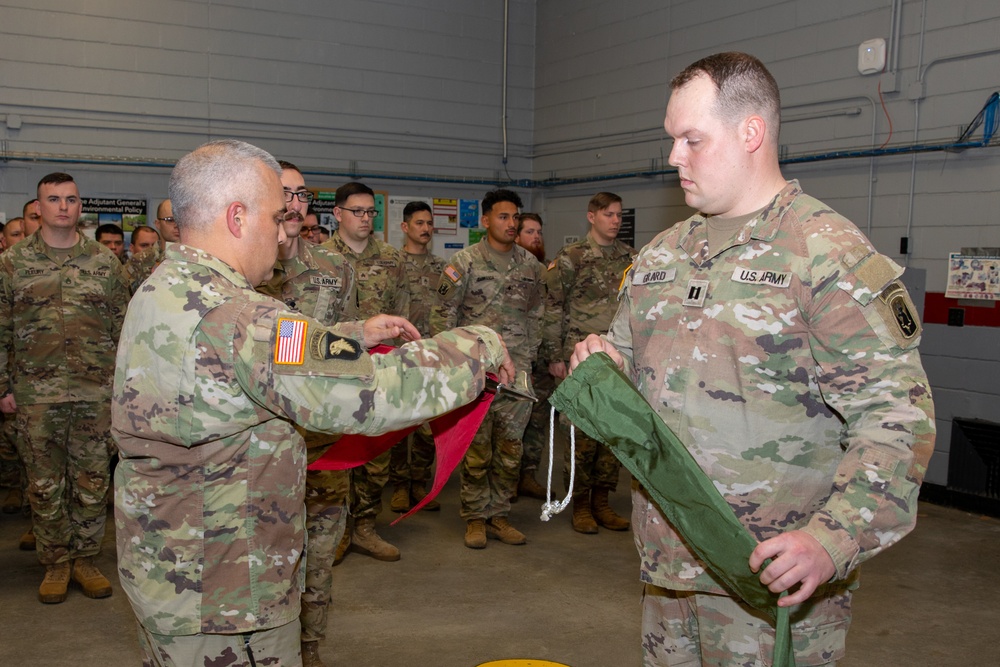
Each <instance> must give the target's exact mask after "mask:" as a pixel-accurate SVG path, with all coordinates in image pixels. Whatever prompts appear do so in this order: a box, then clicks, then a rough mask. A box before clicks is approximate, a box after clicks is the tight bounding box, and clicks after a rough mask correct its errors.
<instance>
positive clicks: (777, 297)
mask: <svg viewBox="0 0 1000 667" xmlns="http://www.w3.org/2000/svg"><path fill="white" fill-rule="evenodd" d="M901 273H902V269H900V267H899V266H897V265H896V264H895V263H894V262H892V261H891V260H889V259H888V258H886V257H884V256H883V255H880V254H878V253H877V252H875V250H874V249H873V248H872V246H871V244H870V243H869V241H868V240H867V239H866V238H865V237H864V235H862V234H861V232H860V231H858V229H857V228H856V227H855V226H854V225H853V224H851V223H850V222H849V221H848V220H846V219H845V218H843V217H841V216H840V215H838V214H836V213H835V212H833V211H832V210H830V209H829V208H828V207H826V206H824V205H823V204H822V203H821V202H819V201H817V200H815V199H813V198H811V197H809V196H807V195H805V194H803V193H802V191H801V190H800V189H799V185H798V183H797V182H795V181H792V182H790V183H789V184H788V185H787V186H786V187H785V189H783V190H782V191H781V192H780V193H779V194H778V195H777V196H776V197H775V198H774V199H773V200H772V201H771V203H770V204H768V206H767V207H766V208H765V209H764V210H763V212H762V213H761V214H760V216H758V217H756V218H754V219H752V220H750V221H749V222H748V223H747V224H746V226H745V227H744V228H743V229H742V230H741V231H740V232H738V234H737V236H736V238H735V239H734V241H733V244H732V245H731V246H730V247H728V248H725V249H722V250H721V251H718V252H709V251H708V249H707V238H706V234H705V219H704V218H703V217H701V216H694V217H692V218H690V219H688V220H687V221H685V222H683V223H680V224H678V225H676V226H675V227H673V228H671V229H670V230H668V231H666V232H663V233H662V234H660V235H659V236H657V237H656V238H655V239H653V241H652V242H651V243H650V244H649V245H647V246H646V247H644V248H643V249H642V250H641V251H640V252H639V255H638V257H637V258H636V260H635V265H634V267H633V268H632V270H631V271H630V273H629V277H628V278H627V280H626V283H625V285H624V288H623V292H624V294H623V297H622V298H623V304H622V307H621V309H620V310H619V312H618V315H617V316H616V317H615V321H614V323H613V324H612V328H611V331H610V333H609V334H608V339H609V340H610V341H611V342H612V343H613V344H614V345H615V346H616V347H617V348H618V349H619V350H620V351H621V352H622V353H623V355H624V356H625V357H626V362H627V363H626V372H631V377H632V379H633V381H634V382H635V384H636V386H637V387H638V389H639V391H640V392H641V393H642V394H643V395H644V396H645V397H646V400H648V401H649V403H650V405H652V406H653V408H654V409H655V410H656V411H657V413H658V414H659V415H660V417H661V418H662V419H663V421H664V422H665V423H666V425H667V426H669V427H670V428H671V429H672V430H673V432H674V433H675V434H677V436H678V438H680V440H681V442H683V443H684V444H685V446H686V447H687V448H688V450H689V451H690V452H691V455H692V456H693V457H694V459H695V461H696V462H697V463H698V464H699V465H700V466H701V467H702V469H703V470H704V471H705V473H706V474H707V475H708V476H709V477H710V478H711V479H712V480H713V481H714V482H715V486H716V488H717V489H718V490H719V492H720V493H721V494H722V496H723V497H724V498H725V499H726V501H727V502H728V503H729V505H730V507H732V509H733V511H734V512H735V513H736V515H737V516H738V517H739V519H740V520H741V521H742V522H743V524H744V525H745V526H746V528H747V530H748V531H749V532H750V533H751V534H752V535H753V536H754V537H755V538H756V539H757V540H759V541H763V540H765V539H767V538H770V537H774V536H775V535H778V534H779V533H781V532H784V531H790V530H796V529H801V530H803V531H805V532H807V533H808V534H809V535H811V536H813V537H814V538H816V540H818V541H819V543H820V544H822V545H823V547H824V548H825V549H826V550H827V551H828V552H829V554H830V556H831V558H832V559H833V562H834V564H835V566H836V569H837V575H836V578H838V579H845V578H848V577H849V576H850V575H852V574H853V571H854V568H855V567H856V566H857V565H858V564H859V563H861V562H862V561H864V560H866V559H868V558H870V557H872V556H873V555H875V554H877V553H878V552H880V551H881V550H882V549H884V548H885V547H887V546H889V545H890V544H892V543H894V542H896V541H897V540H899V539H900V538H901V537H902V536H903V535H905V534H906V533H907V532H909V531H910V530H911V529H912V527H913V524H914V521H915V517H916V504H917V493H918V491H919V486H920V483H921V482H922V480H923V477H924V474H925V472H926V469H927V462H928V460H929V459H930V456H931V453H932V452H933V448H934V406H933V403H932V400H931V393H930V386H929V384H928V381H927V376H926V375H925V373H924V369H923V367H922V365H921V363H920V356H919V354H918V352H917V344H918V343H919V340H920V324H919V322H917V320H916V315H915V310H914V308H913V306H912V304H911V302H910V300H909V296H908V294H907V293H906V290H905V289H904V288H903V287H902V284H901V283H900V282H899V281H898V277H899V276H900V274H901ZM633 496H634V497H633V501H634V504H633V529H634V531H635V541H636V545H637V547H638V549H639V554H640V557H641V560H642V578H643V580H645V581H647V582H651V583H653V584H656V585H658V586H662V587H665V588H670V589H681V590H700V591H710V592H715V593H722V592H723V589H722V587H721V585H720V584H719V582H718V581H716V580H715V579H714V577H713V576H712V575H711V574H710V573H708V572H707V571H706V569H705V566H704V565H703V564H702V563H700V562H699V561H698V559H697V558H696V557H695V556H693V555H692V554H691V553H690V552H689V551H688V549H687V548H686V547H685V545H684V543H683V541H682V540H681V539H680V537H679V536H678V535H677V534H676V533H675V532H674V530H673V528H672V527H671V526H670V524H669V523H667V522H666V520H665V519H664V517H663V515H662V514H661V512H660V510H659V509H658V508H657V507H656V505H655V504H654V503H652V502H651V501H650V500H649V498H648V496H646V495H645V493H644V492H643V491H642V490H641V489H639V490H637V492H636V493H634V494H633ZM841 585H843V583H842V584H841Z"/></svg>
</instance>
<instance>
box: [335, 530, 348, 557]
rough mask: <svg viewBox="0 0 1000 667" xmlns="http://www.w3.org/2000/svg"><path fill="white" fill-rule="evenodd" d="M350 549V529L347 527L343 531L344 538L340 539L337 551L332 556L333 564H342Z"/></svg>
mask: <svg viewBox="0 0 1000 667" xmlns="http://www.w3.org/2000/svg"><path fill="white" fill-rule="evenodd" d="M350 547H351V527H350V526H348V527H347V528H346V529H345V530H344V536H343V537H341V538H340V543H339V544H337V551H336V552H335V553H334V554H333V564H334V565H340V563H341V562H343V560H344V557H345V556H347V550H348V549H350Z"/></svg>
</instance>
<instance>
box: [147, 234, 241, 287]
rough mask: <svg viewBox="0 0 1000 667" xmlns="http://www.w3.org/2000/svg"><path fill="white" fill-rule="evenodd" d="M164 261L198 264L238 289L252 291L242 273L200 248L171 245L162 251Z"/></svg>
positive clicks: (177, 244) (179, 244) (178, 244)
mask: <svg viewBox="0 0 1000 667" xmlns="http://www.w3.org/2000/svg"><path fill="white" fill-rule="evenodd" d="M164 259H173V260H178V261H181V262H186V263H189V264H198V265H199V266H204V267H205V268H206V269H209V270H211V271H214V272H215V273H217V274H219V275H220V276H221V277H222V278H225V279H226V280H228V281H229V282H231V283H233V284H234V285H236V286H238V287H245V288H247V289H253V285H251V284H250V281H249V280H247V279H246V276H244V275H243V274H242V273H240V272H239V271H237V270H236V269H234V268H233V267H231V266H229V265H228V264H226V263H225V262H223V261H222V260H221V259H219V258H218V257H216V256H215V255H212V254H209V253H208V252H205V251H204V250H202V249H201V248H195V247H192V246H188V245H183V244H181V243H171V244H169V245H168V246H167V249H166V250H165V251H164Z"/></svg>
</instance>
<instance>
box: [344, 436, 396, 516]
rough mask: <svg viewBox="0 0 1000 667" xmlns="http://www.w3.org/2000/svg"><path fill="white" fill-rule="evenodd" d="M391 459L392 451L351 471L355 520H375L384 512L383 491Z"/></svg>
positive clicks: (352, 510) (352, 514) (352, 509)
mask: <svg viewBox="0 0 1000 667" xmlns="http://www.w3.org/2000/svg"><path fill="white" fill-rule="evenodd" d="M396 446H397V447H398V445H396ZM393 449H395V447H394V448H393ZM391 457H392V450H391V449H390V450H389V451H388V452H384V453H382V454H379V455H378V456H376V457H375V458H373V459H372V460H371V461H369V462H368V463H366V464H364V465H360V466H358V467H357V468H352V469H351V516H353V517H354V518H355V519H365V518H371V519H374V518H375V517H377V516H378V515H379V513H380V512H381V511H382V489H384V488H385V485H386V482H388V481H389V461H390V460H391Z"/></svg>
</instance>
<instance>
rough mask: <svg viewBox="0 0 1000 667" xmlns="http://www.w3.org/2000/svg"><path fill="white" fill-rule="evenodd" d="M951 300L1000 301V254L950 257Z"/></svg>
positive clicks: (956, 254)
mask: <svg viewBox="0 0 1000 667" xmlns="http://www.w3.org/2000/svg"><path fill="white" fill-rule="evenodd" d="M944 295H945V297H947V298H949V299H988V300H992V301H997V300H1000V252H992V253H990V254H986V255H978V254H976V255H968V254H962V253H960V252H953V253H950V254H949V255H948V289H947V291H946V292H945V294H944Z"/></svg>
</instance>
